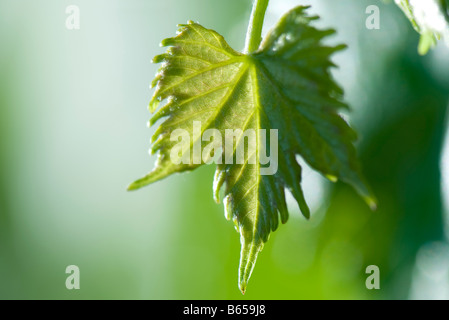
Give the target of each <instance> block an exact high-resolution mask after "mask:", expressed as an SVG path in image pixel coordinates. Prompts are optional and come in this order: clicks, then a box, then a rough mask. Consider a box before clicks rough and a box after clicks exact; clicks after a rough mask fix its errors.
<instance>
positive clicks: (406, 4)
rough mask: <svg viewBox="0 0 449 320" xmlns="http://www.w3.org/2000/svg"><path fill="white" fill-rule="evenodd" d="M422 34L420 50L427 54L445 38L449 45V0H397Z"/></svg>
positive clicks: (421, 52)
mask: <svg viewBox="0 0 449 320" xmlns="http://www.w3.org/2000/svg"><path fill="white" fill-rule="evenodd" d="M395 2H396V4H397V5H398V6H399V7H400V8H401V9H402V11H403V12H404V13H405V15H406V16H407V18H408V19H409V20H410V22H411V23H412V25H413V27H414V28H415V30H416V31H417V32H418V33H419V34H421V39H420V41H419V46H418V52H419V53H420V54H421V55H425V54H426V53H427V52H428V51H429V50H430V49H431V48H432V47H434V46H435V45H436V43H437V40H439V39H441V38H443V39H444V40H445V41H446V43H447V44H448V45H449V12H448V3H449V1H448V0H395Z"/></svg>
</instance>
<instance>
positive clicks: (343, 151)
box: [129, 7, 375, 293]
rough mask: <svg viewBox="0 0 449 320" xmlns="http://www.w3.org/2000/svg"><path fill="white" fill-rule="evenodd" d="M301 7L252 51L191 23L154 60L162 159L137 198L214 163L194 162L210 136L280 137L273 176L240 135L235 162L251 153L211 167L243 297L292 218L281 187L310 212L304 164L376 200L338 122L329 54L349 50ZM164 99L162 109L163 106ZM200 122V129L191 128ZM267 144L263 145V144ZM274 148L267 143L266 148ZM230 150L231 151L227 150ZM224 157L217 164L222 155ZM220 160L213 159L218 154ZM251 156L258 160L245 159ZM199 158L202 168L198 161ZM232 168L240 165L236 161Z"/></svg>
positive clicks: (348, 132) (259, 144)
mask: <svg viewBox="0 0 449 320" xmlns="http://www.w3.org/2000/svg"><path fill="white" fill-rule="evenodd" d="M306 9H307V7H298V8H295V9H293V10H292V11H290V12H289V13H288V14H286V15H285V16H284V17H283V18H282V19H281V20H280V22H279V23H278V25H277V26H276V27H275V28H274V29H273V30H271V32H270V33H269V34H268V36H267V37H266V39H265V40H264V41H263V43H262V44H261V46H260V48H259V50H258V51H256V52H255V53H252V54H249V55H243V54H241V53H239V52H236V51H234V50H233V49H232V48H231V47H230V46H229V45H228V44H227V43H226V42H225V40H224V38H223V37H222V36H220V35H219V34H218V33H216V32H215V31H212V30H209V29H206V28H204V27H202V26H201V25H199V24H197V23H193V22H189V23H188V24H187V25H181V26H180V30H179V33H178V35H177V36H176V37H174V38H170V39H167V40H164V41H163V42H162V45H163V46H168V47H169V49H168V51H167V53H165V54H163V55H160V56H157V57H156V58H155V59H154V61H155V62H156V63H159V62H163V65H162V67H161V69H160V71H159V73H158V75H157V76H156V79H155V80H154V81H153V85H154V86H156V90H155V93H154V97H153V99H152V101H151V103H150V109H151V111H152V112H155V111H156V110H157V109H158V108H159V107H160V108H159V109H158V110H157V112H156V113H155V114H154V115H153V117H152V119H151V121H150V124H151V125H154V124H155V123H156V122H157V121H158V120H161V119H163V121H162V123H161V124H160V126H159V127H158V129H157V131H156V133H155V134H154V136H153V140H152V141H153V145H152V149H151V150H152V153H157V154H158V159H157V162H156V167H155V168H154V170H153V171H152V172H151V173H149V174H148V175H147V176H145V177H144V178H142V179H140V180H137V181H136V182H134V183H133V184H132V185H131V186H130V187H129V189H130V190H134V189H138V188H141V187H143V186H146V185H148V184H150V183H153V182H155V181H157V180H160V179H163V178H165V177H167V176H168V175H171V174H172V173H175V172H184V171H189V170H193V169H195V168H197V167H199V166H200V165H202V164H204V162H206V161H208V160H210V158H211V157H212V155H211V156H210V157H207V158H206V159H195V156H194V153H195V152H194V151H195V149H196V150H198V148H200V149H201V150H203V151H204V148H205V147H206V146H207V145H208V144H209V142H207V141H206V142H205V141H202V139H201V137H202V134H203V133H204V132H205V130H207V129H212V128H215V129H218V130H219V132H220V133H221V135H222V136H223V137H225V135H226V129H240V130H242V132H244V131H245V130H248V129H253V130H254V132H259V131H258V130H259V129H266V130H270V129H277V130H278V140H276V141H274V143H276V142H278V148H279V152H278V170H277V172H276V173H275V174H273V175H264V174H261V169H262V168H266V167H267V165H262V164H261V162H262V163H263V161H260V160H261V158H262V157H263V155H265V149H264V145H263V142H264V141H266V140H265V139H264V138H265V137H263V136H261V135H260V134H257V136H256V139H255V145H253V146H251V145H248V143H245V141H246V140H247V139H244V137H243V135H242V134H240V135H239V136H237V137H236V139H235V141H236V143H235V145H234V148H233V150H231V151H232V152H231V155H232V157H233V158H234V159H235V158H236V150H238V148H239V147H242V146H246V148H248V149H251V150H253V152H247V153H245V156H244V161H242V162H240V164H225V163H224V162H226V161H223V164H218V165H217V170H216V175H215V181H214V194H215V199H216V200H217V202H219V191H220V189H224V204H225V215H226V217H227V219H228V220H229V219H233V221H234V223H235V225H236V229H237V231H238V232H239V233H240V239H241V246H242V249H241V256H240V267H239V286H240V289H241V291H242V292H243V293H244V292H245V290H246V286H247V283H248V280H249V278H250V275H251V272H252V270H253V268H254V264H255V261H256V259H257V255H258V254H259V252H260V251H261V250H262V247H263V245H264V243H265V242H266V241H267V240H268V238H269V235H270V232H271V231H274V230H276V229H277V227H278V224H279V221H281V222H282V223H285V222H286V221H287V219H288V212H287V205H286V201H285V189H287V190H289V191H290V192H291V193H292V195H293V196H294V198H295V199H296V201H297V203H298V205H299V207H300V209H301V211H302V213H303V215H304V216H305V217H307V218H308V217H309V215H310V212H309V208H308V206H307V204H306V201H305V199H304V195H303V191H302V189H301V166H300V165H299V164H298V161H297V157H298V156H301V157H302V158H303V159H304V160H305V161H306V162H307V163H308V164H309V165H310V166H311V167H312V168H314V169H315V170H317V171H319V172H321V173H322V174H323V175H324V176H326V177H328V178H329V179H331V180H333V181H335V180H336V179H340V180H342V181H345V182H347V183H349V184H351V185H352V186H354V187H355V189H356V190H357V191H358V192H359V193H360V194H361V195H362V196H363V197H364V198H365V200H366V201H367V202H368V203H369V204H370V205H371V206H372V207H374V206H375V200H374V197H373V196H372V195H371V192H370V190H369V188H368V187H367V185H366V184H365V182H364V180H363V178H362V177H361V173H360V166H359V164H358V162H357V159H356V151H355V148H354V146H353V144H352V143H353V142H354V141H355V140H356V134H355V132H354V131H353V130H352V129H351V128H350V127H349V126H348V124H347V123H346V122H345V121H344V120H343V119H342V118H341V117H340V116H339V114H338V111H339V109H346V108H347V105H346V104H345V103H343V102H342V101H341V98H342V94H343V92H342V89H341V88H340V87H339V86H338V85H337V84H336V83H335V82H334V80H333V79H332V77H331V75H330V73H329V68H330V67H332V66H334V65H333V63H332V62H331V61H330V56H331V55H332V54H333V53H334V52H337V51H339V50H342V49H344V48H345V46H343V45H340V46H336V47H329V46H324V45H322V44H321V40H322V39H323V38H325V37H327V36H329V35H331V34H333V33H334V31H333V30H324V31H323V30H318V29H316V28H314V27H313V26H311V22H312V21H313V20H316V19H318V17H310V16H308V15H307V14H306ZM162 101H167V102H166V104H165V105H163V106H161V102H162ZM194 121H196V122H201V124H202V127H201V130H195V129H194V123H193V122H194ZM177 129H185V130H187V132H189V134H190V135H191V140H190V142H189V143H188V144H184V145H183V146H184V147H183V148H181V150H180V151H179V150H178V149H176V150H177V151H176V152H178V151H179V153H180V154H182V155H183V156H186V155H187V159H188V160H189V161H186V163H185V164H184V163H180V164H174V162H173V161H172V160H171V152H172V151H174V150H175V148H177V146H179V142H178V141H171V139H170V137H171V134H172V133H173V132H174V130H177ZM267 140H268V139H267ZM272 145H273V143H272V142H270V143H268V145H267V147H266V149H267V150H269V148H271V146H272ZM226 152H229V150H227V151H226ZM226 152H225V150H223V153H222V154H221V159H222V160H223V158H225V157H226V155H227V153H226ZM215 156H216V155H215ZM252 157H255V161H250V160H251V159H252ZM198 160H200V161H198ZM234 163H236V161H234Z"/></svg>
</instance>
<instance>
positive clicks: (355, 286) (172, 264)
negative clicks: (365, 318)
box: [0, 0, 449, 299]
mask: <svg viewBox="0 0 449 320" xmlns="http://www.w3.org/2000/svg"><path fill="white" fill-rule="evenodd" d="M72 4H74V5H78V6H79V8H80V13H81V29H80V30H67V29H66V27H65V21H66V18H67V15H66V13H65V9H66V7H67V6H68V5H72ZM299 4H312V5H313V8H312V9H311V12H313V13H316V14H319V15H320V16H321V17H322V20H321V21H319V22H317V25H319V26H321V27H326V28H327V27H332V28H335V29H336V30H337V31H338V34H337V36H335V37H333V38H332V39H329V42H330V43H338V42H344V43H347V44H348V45H349V48H348V50H346V51H345V52H343V53H339V54H337V55H336V56H335V59H334V61H335V62H336V63H337V64H338V65H339V66H340V68H339V69H336V70H335V77H336V78H337V79H338V80H339V82H340V83H341V84H342V85H343V87H344V88H345V91H346V100H347V101H348V102H349V103H350V105H351V106H352V112H350V113H349V114H348V119H349V121H350V122H351V124H352V125H353V126H354V127H355V128H356V129H357V130H358V131H359V133H360V139H359V142H358V149H359V154H360V157H361V159H362V162H363V167H364V172H365V175H366V176H367V179H368V181H369V182H370V183H371V185H372V187H373V189H374V191H375V193H376V195H377V197H378V199H379V208H378V210H377V211H376V212H371V211H370V210H369V209H368V208H367V206H366V205H365V204H364V203H363V201H362V200H361V199H360V198H359V197H358V196H357V195H356V193H355V192H354V191H353V190H352V189H351V188H349V187H348V186H345V185H343V184H330V183H328V182H327V181H325V180H324V179H323V178H322V177H321V176H319V175H318V174H316V173H314V172H312V171H310V170H306V173H305V183H304V188H305V192H306V198H307V199H308V201H309V203H310V205H311V207H312V208H313V211H314V213H313V216H312V219H311V220H310V221H305V220H304V219H303V218H302V217H301V215H300V214H299V210H298V209H297V207H296V206H295V204H294V202H293V201H290V203H289V205H290V212H291V217H290V220H289V222H288V223H287V224H286V225H283V226H281V227H280V228H279V230H278V231H276V232H275V233H274V234H272V236H271V239H270V241H269V242H268V244H267V245H266V246H265V248H264V251H263V252H262V254H261V255H260V257H259V260H258V263H257V265H256V268H255V271H254V273H253V276H252V279H251V281H250V284H249V287H248V291H247V293H246V295H245V296H242V295H241V293H240V291H239V290H238V287H237V268H238V259H239V237H238V234H237V233H236V232H235V231H234V229H233V224H232V222H228V221H226V220H225V219H224V215H223V207H222V205H216V204H215V203H214V202H213V200H212V179H213V172H214V168H213V167H212V166H209V167H204V168H201V169H199V170H197V171H195V172H193V173H189V174H183V175H176V176H172V177H170V178H168V179H166V180H164V181H162V182H159V183H157V184H155V185H152V186H149V187H148V188H145V189H143V190H140V191H138V192H134V193H128V192H126V191H125V190H126V186H127V185H128V184H129V183H130V182H132V181H133V180H134V179H136V178H139V177H140V176H142V175H143V174H145V173H146V172H148V171H150V170H151V169H152V167H153V163H154V161H155V157H150V156H149V155H148V152H147V150H148V149H149V140H150V136H151V134H152V132H153V130H154V129H148V128H147V127H146V123H147V120H148V119H149V117H150V114H149V112H148V110H147V104H148V102H149V100H150V97H151V93H152V92H151V91H150V90H149V88H148V85H149V83H150V81H151V80H152V78H153V76H154V74H155V72H156V70H157V66H155V65H152V64H151V63H150V62H151V59H152V57H153V56H154V55H156V54H158V53H161V52H162V49H161V48H159V46H158V44H159V43H160V41H161V40H162V39H164V38H166V37H170V36H172V35H174V34H175V31H176V25H177V24H178V23H185V22H186V21H187V20H195V21H199V22H200V23H201V24H203V25H204V26H206V27H209V28H213V29H215V30H217V31H218V32H219V33H221V34H223V35H224V36H225V37H226V39H227V40H228V42H229V43H230V44H231V45H232V46H233V47H234V48H236V49H241V48H243V44H244V37H245V33H246V26H247V21H248V17H249V14H250V10H251V1H250V0H226V1H223V0H188V1H181V0H164V1H160V0H127V1H124V0H107V1H106V0H93V1H92V0H89V1H88V0H70V1H66V0H42V1H32V0H21V1H16V0H0V177H1V178H0V298H1V299H449V244H448V231H449V228H448V226H449V225H448V212H449V139H448V138H446V136H447V129H448V128H449V124H448V121H447V116H446V113H447V107H448V101H449V50H448V49H447V48H446V47H444V46H443V45H441V44H440V45H439V46H438V47H437V48H436V49H435V50H433V51H432V52H431V53H429V54H428V55H427V56H425V57H420V56H419V55H418V54H417V44H418V38H419V37H418V35H417V34H416V33H415V32H414V30H413V29H412V28H411V26H410V24H409V22H408V21H407V20H406V18H405V17H404V16H403V14H402V12H401V11H400V10H399V9H398V8H397V7H396V6H395V5H394V3H385V2H382V1H376V0H368V1H365V0H338V1H335V0H313V1H311V0H310V1H306V0H301V1H300V0H295V1H294V0H272V1H271V3H270V7H269V10H268V13H267V18H266V26H267V28H269V27H271V26H272V25H273V24H274V23H275V22H276V20H277V19H279V18H280V16H281V15H282V14H283V13H285V12H286V11H287V10H288V9H290V8H292V7H293V6H295V5H299ZM372 4H375V5H378V6H379V8H380V13H381V24H380V30H368V29H366V27H365V20H366V18H367V17H368V15H367V14H366V12H365V10H366V8H367V6H368V5H372ZM68 265H77V266H79V268H80V271H81V289H80V290H72V291H69V290H67V289H66V287H65V280H66V277H67V275H66V274H65V269H66V267H67V266H68ZM368 265H377V266H379V268H380V272H381V289H380V290H371V291H370V290H367V289H366V287H365V279H366V278H367V276H368V275H367V274H366V273H365V269H366V267H367V266H368Z"/></svg>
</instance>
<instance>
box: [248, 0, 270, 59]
mask: <svg viewBox="0 0 449 320" xmlns="http://www.w3.org/2000/svg"><path fill="white" fill-rule="evenodd" d="M268 1H269V0H254V4H253V11H252V12H251V20H250V21H249V26H248V32H247V34H246V43H245V53H247V54H249V53H252V52H254V51H256V50H257V49H259V46H260V42H261V41H262V27H263V20H264V18H265V12H266V11H267V7H268Z"/></svg>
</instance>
